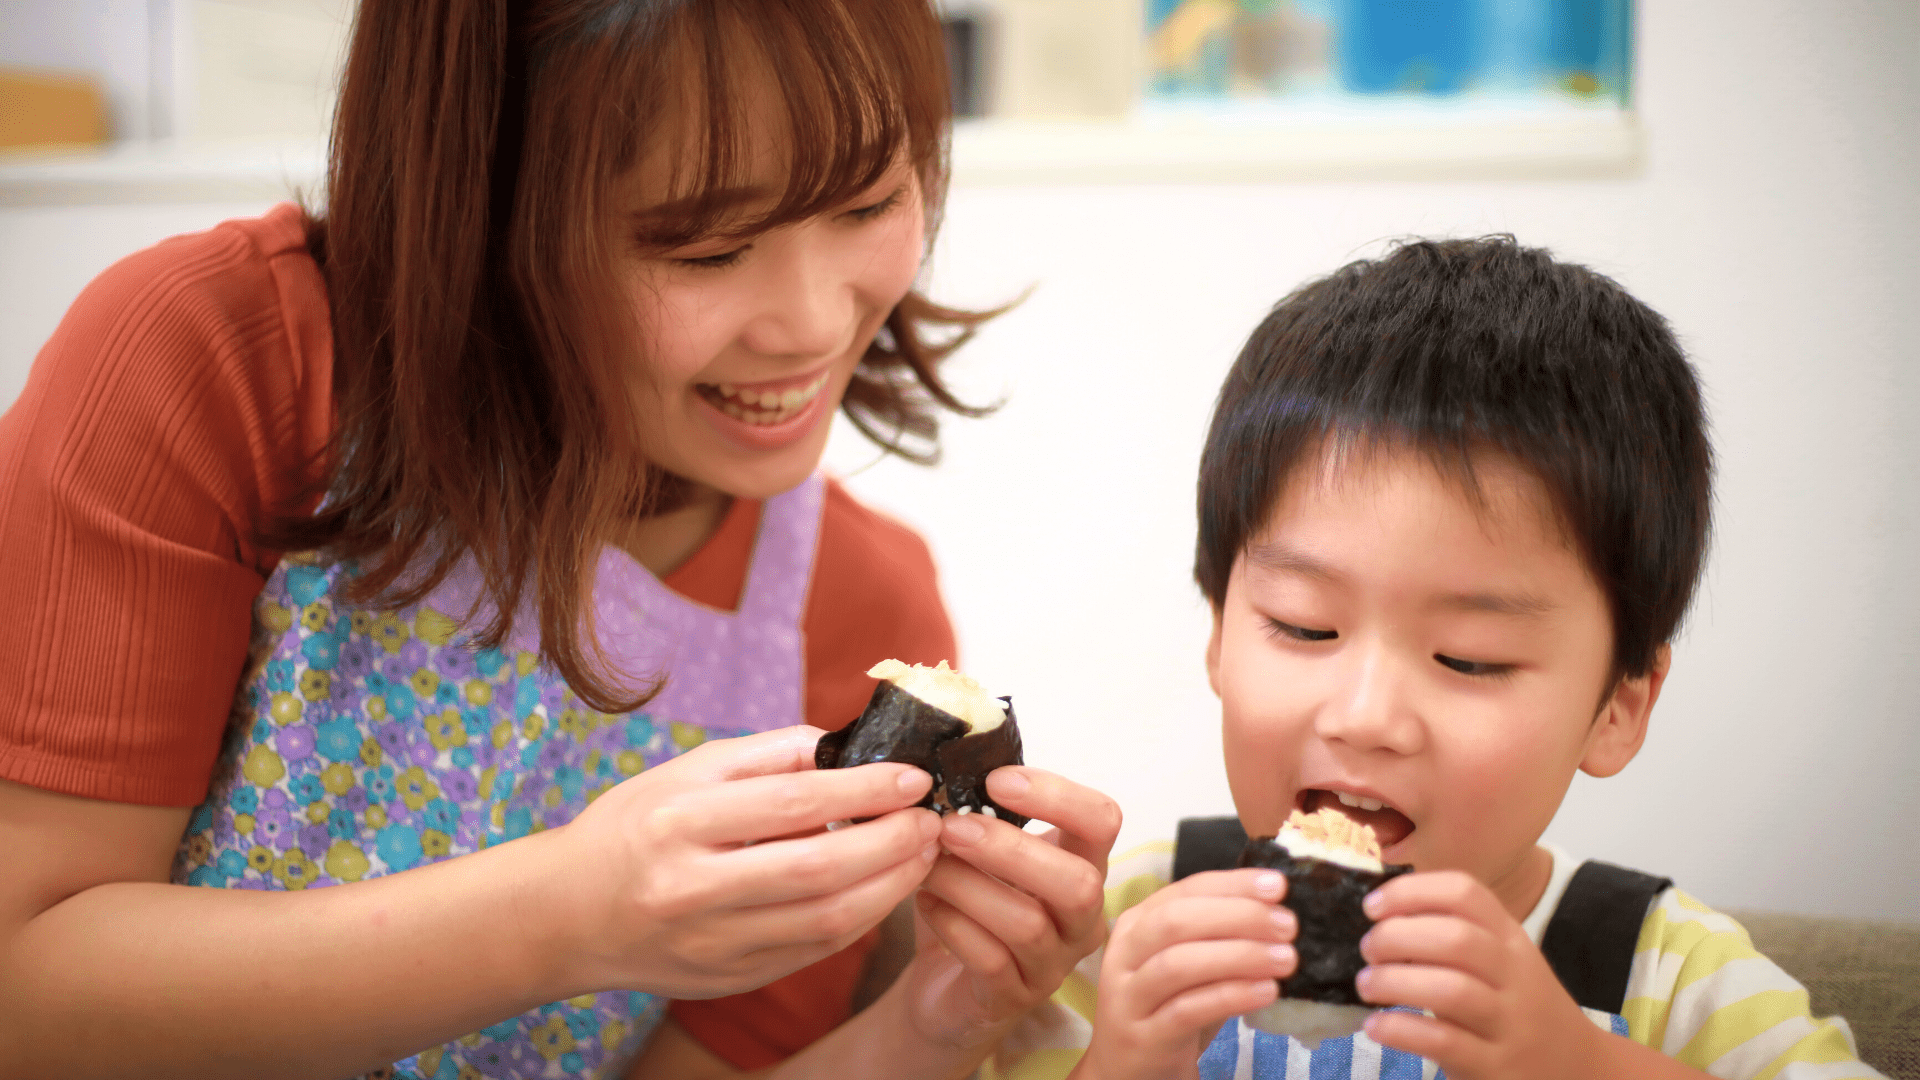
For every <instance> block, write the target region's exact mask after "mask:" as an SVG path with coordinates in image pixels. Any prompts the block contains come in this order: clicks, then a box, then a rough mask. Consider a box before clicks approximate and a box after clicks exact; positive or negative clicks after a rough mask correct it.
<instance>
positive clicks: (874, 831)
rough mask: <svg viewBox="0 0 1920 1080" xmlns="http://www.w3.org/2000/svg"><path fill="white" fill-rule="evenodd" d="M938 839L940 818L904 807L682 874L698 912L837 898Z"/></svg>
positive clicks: (736, 853) (715, 859) (723, 857)
mask: <svg viewBox="0 0 1920 1080" xmlns="http://www.w3.org/2000/svg"><path fill="white" fill-rule="evenodd" d="M939 836H940V818H939V817H938V816H937V815H935V814H934V813H933V812H932V811H931V810H922V809H920V808H919V807H909V808H907V809H905V810H896V811H894V812H893V813H891V814H887V815H885V816H883V817H879V818H876V819H874V820H872V821H866V822H862V823H860V824H858V825H852V826H849V827H847V828H844V829H839V830H837V831H834V832H817V833H814V834H812V835H810V836H805V837H801V838H797V839H791V840H774V841H769V842H767V843H762V844H753V845H750V846H748V847H743V848H736V849H733V850H730V851H723V852H719V853H709V854H707V855H705V856H702V858H701V861H700V869H699V871H698V872H697V873H695V874H692V875H688V876H689V878H691V879H692V880H690V881H688V882H687V883H686V889H687V892H688V893H689V894H691V895H692V896H694V897H695V898H696V902H700V903H702V905H703V906H720V905H725V906H730V907H757V906H759V905H762V904H778V903H783V902H786V901H789V900H800V899H804V898H807V897H812V896H825V895H828V894H830V893H834V892H838V891H839V890H841V889H844V888H846V887H847V886H849V885H852V884H854V883H855V882H857V881H862V880H865V879H866V878H869V877H871V876H873V875H874V874H877V873H880V872H881V871H883V870H886V869H888V868H890V867H893V866H896V865H898V864H900V863H902V862H907V861H915V862H919V863H920V865H922V866H924V865H925V860H923V859H922V858H921V855H922V853H923V851H924V849H925V848H926V847H927V846H928V845H930V844H933V843H935V842H936V841H937V840H938V838H939Z"/></svg>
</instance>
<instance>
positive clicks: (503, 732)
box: [493, 720, 513, 750]
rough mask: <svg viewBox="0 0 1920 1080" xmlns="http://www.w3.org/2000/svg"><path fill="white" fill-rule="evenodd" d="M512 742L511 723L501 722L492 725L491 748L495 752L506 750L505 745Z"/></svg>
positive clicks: (507, 721) (509, 721)
mask: <svg viewBox="0 0 1920 1080" xmlns="http://www.w3.org/2000/svg"><path fill="white" fill-rule="evenodd" d="M512 741H513V721H511V720H502V721H500V722H499V723H497V724H495V725H493V748H494V749H495V750H505V749H506V748H507V744H508V743H510V742H512Z"/></svg>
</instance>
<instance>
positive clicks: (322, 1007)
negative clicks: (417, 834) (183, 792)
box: [0, 728, 939, 1080]
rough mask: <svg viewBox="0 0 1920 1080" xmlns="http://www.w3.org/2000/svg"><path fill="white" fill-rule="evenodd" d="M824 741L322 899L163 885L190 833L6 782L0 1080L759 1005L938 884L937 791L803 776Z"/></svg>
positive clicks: (752, 745) (318, 892)
mask: <svg viewBox="0 0 1920 1080" xmlns="http://www.w3.org/2000/svg"><path fill="white" fill-rule="evenodd" d="M817 736H818V732H817V731H815V730H814V729H811V728H792V729H787V730H784V731H778V732H769V733H767V734H765V735H759V736H752V737H749V738H745V739H733V740H722V741H717V742H714V743H709V744H706V745H705V746H702V747H700V748H697V749H696V750H694V751H691V752H689V753H688V754H686V755H683V756H682V757H680V758H678V759H676V760H675V761H672V762H669V763H667V764H665V765H661V766H659V767H657V768H655V769H650V770H648V771H647V772H645V773H642V774H641V775H639V776H637V777H634V778H633V779H632V780H630V781H628V782H626V783H624V784H622V785H620V786H619V787H616V788H615V789H613V790H612V791H610V792H608V793H607V794H606V795H605V796H603V797H602V798H601V799H599V800H598V801H597V802H595V803H594V804H593V805H592V806H590V807H589V808H588V811H587V812H586V813H583V814H582V815H581V816H580V817H579V818H577V819H575V820H574V821H573V822H572V823H570V824H568V825H567V826H565V827H563V828H560V829H554V830H549V831H547V832H544V833H538V834H535V835H533V836H529V837H526V838H524V839H521V840H516V841H513V842H511V843H508V844H504V845H501V846H499V847H496V848H489V849H487V850H485V851H481V852H478V853H475V854H472V855H467V856H463V857H461V858H457V859H450V860H447V861H445V862H441V863H436V864H433V865H429V866H425V867H422V868H419V869H416V870H409V871H406V872H404V873H399V874H393V875H389V876H386V877H381V878H375V879H371V880H367V881H363V882H358V883H354V884H346V885H337V886H332V887H329V888H325V889H315V890H308V891H304V892H286V893H280V892H250V891H244V890H237V889H209V888H190V887H186V886H179V885H171V884H167V879H168V871H169V867H170V864H171V861H172V858H173V854H174V851H175V850H176V848H177V846H178V844H179V841H180V833H181V830H182V829H183V828H184V827H185V822H186V817H187V811H185V810H180V809H159V808H152V807H137V806H126V805H119V804H112V803H104V802H97V801H93V800H86V799H76V798H71V797H68V796H62V795H55V794H50V793H47V792H44V791H39V790H37V789H33V788H28V787H23V786H20V785H15V784H0V850H5V851H7V852H8V853H9V854H8V859H9V866H8V872H7V873H6V874H5V875H0V1063H4V1064H0V1076H23V1077H29V1076H30V1077H41V1076H60V1077H63V1078H81V1077H90V1076H101V1077H107V1076H112V1077H123V1076H129V1075H139V1076H173V1075H192V1076H194V1077H197V1078H204V1080H215V1078H218V1077H226V1076H233V1077H249V1078H252V1077H258V1076H261V1075H273V1076H276V1077H302V1076H313V1077H332V1078H336V1080H337V1078H338V1077H340V1076H347V1075H356V1074H358V1073H360V1072H364V1071H366V1070H369V1069H372V1068H376V1067H379V1066H381V1065H385V1064H389V1063H391V1062H393V1061H394V1060H396V1059H398V1058H401V1057H405V1056H407V1055H409V1054H412V1053H416V1052H418V1051H419V1050H420V1049H422V1048H424V1047H428V1046H433V1045H437V1044H440V1043H443V1042H445V1041H447V1040H448V1039H451V1038H455V1037H457V1036H460V1035H463V1034H466V1033H468V1032H471V1031H474V1030H476V1029H478V1028H480V1027H482V1026H484V1025H486V1024H488V1023H492V1022H495V1021H498V1020H500V1019H502V1018H503V1017H507V1016H512V1015H514V1014H516V1013H519V1012H523V1011H525V1010H527V1009H529V1008H533V1007H535V1006H538V1005H541V1004H543V1003H546V1002H550V1001H555V1000H560V999H563V998H566V997H570V996H574V995H576V994H580V993H586V992H591V991H596V990H603V989H635V990H644V991H650V992H660V993H669V994H675V995H679V996H689V997H697V996H709V995H714V994H723V993H730V992H734V991H737V990H741V989H745V988H747V987H749V986H754V985H759V984H761V983H764V982H766V981H768V980H770V979H772V978H775V977H778V976H779V975H781V974H784V973H785V972H787V971H791V970H794V969H796V968H798V967H801V966H804V965H805V964H807V963H810V962H812V961H813V960H816V959H818V958H819V957H821V956H824V955H826V954H828V953H830V952H833V951H836V950H837V949H839V948H842V947H844V946H845V945H846V943H847V942H848V941H850V940H852V939H853V938H854V937H857V936H858V935H860V934H861V933H863V932H864V931H865V930H866V929H867V928H868V927H870V926H872V925H873V924H874V923H876V922H878V921H879V920H880V919H881V918H882V917H884V916H885V915H886V913H887V912H888V911H889V910H891V909H892V908H893V906H894V905H895V904H897V903H898V902H899V900H900V899H901V898H902V897H903V896H905V895H906V894H907V893H909V892H910V891H911V890H912V889H913V888H914V887H915V886H916V885H918V884H919V882H920V880H921V878H922V877H924V876H925V874H926V871H927V867H928V866H929V865H930V864H931V861H932V860H931V858H930V857H929V855H928V852H929V850H930V849H931V846H932V845H931V841H932V839H933V837H934V836H936V835H937V832H938V827H939V824H938V819H936V818H935V817H934V816H933V815H932V814H930V813H928V812H926V811H924V810H919V809H915V808H911V805H910V804H911V803H912V802H913V801H914V800H916V799H918V798H919V797H920V795H921V794H923V793H924V792H925V789H926V785H927V778H926V775H925V774H924V773H921V772H919V771H918V770H915V769H908V768H906V767H903V766H895V765H876V766H869V767H865V768H862V769H851V770H834V771H830V772H810V771H795V770H803V769H805V768H806V764H807V763H808V762H810V760H811V753H812V743H813V741H814V739H815V738H817ZM903 806H906V807H909V808H908V809H901V808H902V807H903ZM873 815H884V816H878V817H876V818H875V820H873V821H870V822H867V823H866V824H863V825H860V826H855V827H852V828H848V829H841V830H838V831H835V832H831V833H828V832H820V833H818V834H816V835H812V836H807V837H803V838H799V839H793V840H781V841H771V842H766V843H759V844H753V845H751V846H744V847H743V846H740V843H739V842H740V841H741V840H744V839H750V838H758V837H768V836H782V835H788V834H791V833H795V832H800V831H806V830H811V829H814V828H817V827H818V826H819V825H821V824H823V823H824V822H826V821H831V820H840V819H844V818H848V817H868V816H873ZM735 834H738V835H735Z"/></svg>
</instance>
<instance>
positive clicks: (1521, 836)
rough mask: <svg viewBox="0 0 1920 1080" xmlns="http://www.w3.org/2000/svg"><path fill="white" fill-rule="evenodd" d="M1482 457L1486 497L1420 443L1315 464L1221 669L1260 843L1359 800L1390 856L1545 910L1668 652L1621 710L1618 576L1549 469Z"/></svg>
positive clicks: (1244, 575) (1218, 676) (1210, 660)
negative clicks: (1562, 830)
mask: <svg viewBox="0 0 1920 1080" xmlns="http://www.w3.org/2000/svg"><path fill="white" fill-rule="evenodd" d="M1474 464H1475V473H1476V476H1477V477H1478V479H1479V482H1480V487H1481V495H1482V505H1479V506H1476V505H1475V503H1474V502H1472V501H1470V499H1469V498H1468V496H1467V495H1466V494H1465V492H1464V491H1463V490H1462V489H1461V488H1460V487H1459V485H1458V484H1457V483H1456V482H1454V481H1452V480H1449V479H1447V478H1445V477H1443V476H1442V475H1441V474H1440V473H1439V472H1438V471H1437V470H1435V469H1434V468H1433V466H1432V465H1431V464H1429V463H1428V461H1427V460H1426V459H1425V458H1424V457H1423V456H1421V455H1420V454H1419V453H1418V452H1416V451H1412V450H1404V449H1396V448H1381V449H1378V450H1375V451H1370V452H1360V453H1355V454H1353V455H1350V456H1349V457H1348V458H1347V459H1346V460H1345V461H1343V462H1338V463H1336V462H1334V461H1333V459H1332V457H1331V456H1330V455H1328V454H1326V453H1324V452H1323V453H1322V454H1320V455H1318V457H1317V458H1309V459H1308V460H1307V461H1306V463H1305V464H1304V465H1303V466H1302V467H1301V468H1300V470H1299V471H1298V472H1297V473H1296V474H1295V475H1294V476H1293V477H1292V478H1291V480H1290V482H1289V483H1288V484H1287V485H1286V489H1285V491H1284V493H1283V494H1282V496H1281V499H1280V501H1279V503H1278V505H1276V507H1275V508H1274V512H1273V514H1272V516H1271V518H1270V519H1269V520H1268V521H1267V522H1266V524H1265V525H1264V527H1263V528H1262V529H1260V530H1259V531H1258V532H1257V533H1256V534H1255V535H1254V536H1253V537H1252V538H1251V539H1250V541H1249V543H1248V544H1247V547H1246V550H1245V551H1243V552H1242V553H1241V555H1240V557H1239V558H1238V560H1237V561H1236V562H1235V564H1234V568H1233V573H1232V577H1231V579H1230V581H1229V584H1228V586H1227V594H1226V599H1225V603H1224V604H1223V606H1222V607H1221V609H1220V610H1219V611H1217V612H1216V614H1215V620H1214V631H1213V639H1212V641H1211V642H1210V643H1209V645H1208V649H1207V669H1208V674H1209V676H1210V677H1211V680H1212V683H1213V687H1214V690H1215V692H1216V693H1218V694H1219V695H1220V701H1221V705H1222V711H1223V714H1224V725H1225V748H1226V764H1227V775H1228V779H1229V780H1230V781H1231V783H1232V785H1233V797H1234V803H1235V805H1236V806H1237V808H1238V809H1239V812H1240V819H1241V822H1242V823H1243V824H1244V825H1245V826H1246V827H1247V831H1248V832H1249V834H1251V835H1256V836H1260V835H1271V834H1273V833H1274V832H1275V831H1277V829H1278V827H1279V826H1280V824H1281V822H1283V821H1284V820H1285V819H1286V817H1287V814H1288V812H1289V811H1291V810H1293V809H1295V808H1300V809H1304V810H1307V811H1309V812H1311V811H1312V810H1314V809H1317V808H1318V807H1319V806H1321V805H1323V804H1325V805H1333V806H1340V807H1342V809H1344V810H1345V811H1346V812H1347V813H1349V814H1350V815H1351V816H1352V817H1354V818H1355V819H1356V820H1360V821H1364V822H1366V823H1368V824H1370V825H1373V826H1374V827H1375V831H1376V833H1377V834H1378V835H1379V837H1380V840H1381V846H1382V849H1383V854H1384V856H1385V858H1386V861H1387V862H1390V863H1412V864H1413V865H1414V866H1415V867H1417V868H1418V869H1421V870H1439V869H1459V870H1465V871H1467V872H1468V873H1470V874H1472V875H1473V876H1474V877H1476V878H1478V879H1479V880H1480V881H1481V882H1483V883H1485V884H1486V885H1488V886H1489V887H1490V888H1492V889H1493V891H1494V892H1495V894H1496V895H1499V896H1500V897H1501V898H1502V900H1503V901H1505V902H1506V903H1507V904H1508V906H1509V907H1510V908H1513V909H1515V910H1519V911H1524V910H1525V909H1526V907H1528V906H1531V904H1532V903H1533V901H1534V899H1535V898H1536V897H1537V895H1538V894H1537V891H1535V892H1534V895H1533V896H1526V895H1522V894H1524V893H1526V892H1528V891H1529V890H1537V888H1538V884H1539V883H1541V882H1544V877H1543V876H1542V875H1541V871H1540V860H1539V858H1538V857H1537V856H1535V855H1534V854H1533V853H1534V843H1535V841H1536V840H1538V839H1539V837H1540V834H1541V833H1542V832H1544V831H1545V829H1546V827H1547V823H1548V822H1549V821H1550V820H1552V818H1553V815H1554V811H1555V810H1556V809H1557V808H1558V807H1559V805H1560V800H1561V799H1562V797H1563V796H1564V795H1565V794H1566V790H1567V786H1568V784H1569V783H1571V782H1572V779H1573V773H1574V770H1576V769H1579V768H1585V769H1587V771H1589V772H1592V773H1594V774H1596V775H1603V776H1604V775H1611V774H1612V773H1614V772H1617V771H1618V770H1619V769H1621V768H1622V767H1624V766H1625V765H1626V763H1627V762H1628V761H1629V760H1631V758H1632V757H1633V754H1634V753H1635V751H1637V750H1638V749H1639V745H1640V739H1641V736H1642V735H1643V734H1644V732H1645V722H1646V717H1647V713H1648V711H1649V710H1650V709H1651V708H1652V704H1653V699H1654V697H1655V696H1657V694H1658V691H1659V683H1660V679H1661V677H1662V676H1663V675H1664V667H1665V652H1664V650H1663V652H1662V656H1661V663H1660V664H1659V665H1657V669H1656V671H1655V673H1654V674H1652V675H1650V676H1644V677H1641V678H1638V679H1628V680H1623V681H1622V682H1621V683H1620V684H1619V685H1618V686H1617V687H1615V688H1614V689H1613V691H1612V693H1610V694H1609V695H1608V697H1607V699H1606V701H1605V702H1604V703H1603V702H1602V701H1601V695H1602V692H1603V691H1605V690H1606V689H1607V686H1606V682H1607V677H1608V674H1609V667H1610V662H1611V655H1612V636H1613V635H1612V620H1611V618H1610V616H1609V613H1608V608H1607V602H1606V598H1605V597H1604V596H1603V595H1602V593H1601V591H1600V588H1599V585H1598V584H1597V583H1596V582H1595V581H1594V579H1593V578H1592V576H1591V575H1590V574H1589V573H1588V571H1587V568H1586V565H1585V563H1584V561H1583V560H1582V559H1581V557H1580V555H1579V554H1578V553H1577V552H1576V551H1575V550H1574V549H1573V547H1572V546H1570V543H1569V541H1568V540H1567V539H1566V538H1565V537H1564V536H1563V534H1562V532H1561V530H1560V528H1559V525H1558V523H1557V521H1556V519H1555V517H1554V516H1553V511H1552V508H1551V504H1550V502H1549V500H1548V497H1547V494H1546V491H1545V489H1544V488H1543V487H1542V486H1541V484H1540V483H1539V481H1538V480H1537V479H1535V478H1534V477H1533V475H1532V474H1530V473H1528V472H1527V471H1525V470H1524V469H1522V468H1520V467H1518V466H1516V465H1515V464H1513V463H1512V462H1511V461H1509V460H1508V459H1506V458H1504V457H1501V456H1499V455H1496V454H1482V455H1480V456H1478V457H1476V458H1475V462H1474ZM1596 710H1597V711H1598V716H1597V717H1596ZM1339 793H1345V794H1347V795H1348V796H1349V797H1350V799H1349V800H1348V801H1349V802H1352V801H1357V800H1370V801H1368V802H1366V803H1364V804H1363V805H1362V806H1357V807H1356V806H1348V805H1345V804H1343V803H1342V802H1341V801H1339ZM1375 802H1377V803H1379V804H1381V805H1380V807H1379V808H1378V809H1369V808H1368V807H1371V806H1373V805H1374V803H1375ZM1536 879H1537V880H1536Z"/></svg>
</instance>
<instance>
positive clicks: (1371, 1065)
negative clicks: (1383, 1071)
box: [1348, 1032, 1380, 1080]
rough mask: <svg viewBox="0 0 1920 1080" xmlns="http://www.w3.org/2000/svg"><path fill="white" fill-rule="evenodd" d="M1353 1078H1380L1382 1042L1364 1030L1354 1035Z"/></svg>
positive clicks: (1357, 1079)
mask: <svg viewBox="0 0 1920 1080" xmlns="http://www.w3.org/2000/svg"><path fill="white" fill-rule="evenodd" d="M1348 1075H1349V1076H1350V1077H1352V1080H1380V1044H1379V1043H1377V1042H1374V1041H1373V1040H1372V1039H1369V1038H1367V1036H1366V1033H1365V1032H1362V1033H1360V1034H1358V1035H1355V1036H1354V1037H1353V1066H1352V1070H1351V1072H1350V1073H1349V1074H1348Z"/></svg>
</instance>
